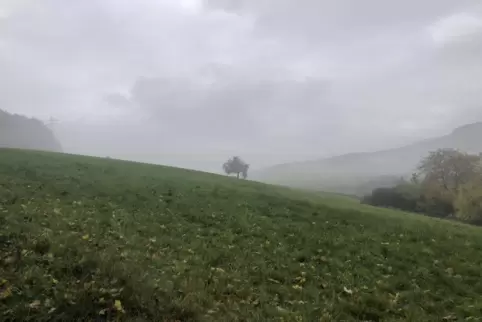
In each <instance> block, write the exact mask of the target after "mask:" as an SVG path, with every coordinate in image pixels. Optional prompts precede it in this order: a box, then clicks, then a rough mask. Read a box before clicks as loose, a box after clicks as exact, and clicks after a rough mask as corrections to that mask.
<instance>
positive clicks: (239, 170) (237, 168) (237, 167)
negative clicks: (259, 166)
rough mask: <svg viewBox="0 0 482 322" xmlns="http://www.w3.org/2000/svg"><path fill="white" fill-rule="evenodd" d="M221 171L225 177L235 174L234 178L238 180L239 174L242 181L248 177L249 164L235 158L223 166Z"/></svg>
mask: <svg viewBox="0 0 482 322" xmlns="http://www.w3.org/2000/svg"><path fill="white" fill-rule="evenodd" d="M223 169H224V172H226V174H227V175H230V174H231V173H236V177H237V178H238V179H239V174H241V175H242V176H243V179H246V178H247V177H248V169H249V164H247V163H245V162H244V161H243V160H241V158H240V157H238V156H235V157H232V158H231V159H229V160H228V161H226V162H225V163H224V164H223Z"/></svg>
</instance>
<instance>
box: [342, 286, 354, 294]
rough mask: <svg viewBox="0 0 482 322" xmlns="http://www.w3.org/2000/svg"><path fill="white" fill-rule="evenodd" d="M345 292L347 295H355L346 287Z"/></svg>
mask: <svg viewBox="0 0 482 322" xmlns="http://www.w3.org/2000/svg"><path fill="white" fill-rule="evenodd" d="M343 292H345V293H346V294H350V295H352V294H353V291H352V290H350V289H348V288H346V287H345V286H343Z"/></svg>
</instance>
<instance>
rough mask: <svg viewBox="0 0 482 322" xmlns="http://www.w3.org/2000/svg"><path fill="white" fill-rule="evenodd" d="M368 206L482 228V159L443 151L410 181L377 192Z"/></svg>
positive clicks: (433, 154) (423, 163) (368, 198)
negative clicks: (475, 225)
mask: <svg viewBox="0 0 482 322" xmlns="http://www.w3.org/2000/svg"><path fill="white" fill-rule="evenodd" d="M363 202H364V203H366V204H370V205H374V206H380V207H390V208H397V209H401V210H405V211H410V212H418V213H423V214H426V215H429V216H434V217H439V218H455V219H459V220H462V221H465V222H469V223H472V224H478V225H480V224H482V158H481V155H473V154H468V153H463V152H460V151H458V150H455V149H439V150H437V151H434V152H431V153H429V155H428V156H427V157H425V158H423V159H422V160H421V162H420V165H419V167H418V169H417V172H415V173H413V174H412V177H411V179H410V180H402V181H401V182H400V183H399V184H398V185H396V186H395V187H391V188H379V189H375V190H373V192H372V194H371V195H368V196H365V197H364V198H363Z"/></svg>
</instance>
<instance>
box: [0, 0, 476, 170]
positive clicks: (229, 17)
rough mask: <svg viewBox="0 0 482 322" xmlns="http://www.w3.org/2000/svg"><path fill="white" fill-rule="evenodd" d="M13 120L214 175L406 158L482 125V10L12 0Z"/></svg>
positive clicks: (443, 4)
mask: <svg viewBox="0 0 482 322" xmlns="http://www.w3.org/2000/svg"><path fill="white" fill-rule="evenodd" d="M0 108H1V109H4V110H7V111H9V112H14V113H20V114H25V115H29V116H36V117H40V118H43V119H48V118H49V117H50V116H53V117H55V118H57V119H59V120H61V125H60V126H59V130H58V132H59V133H58V136H59V139H60V141H61V143H62V144H63V146H64V147H65V149H66V152H74V153H86V154H95V155H112V156H114V157H115V156H120V157H125V158H131V159H137V160H146V161H151V162H158V163H166V164H172V165H180V166H186V167H193V168H197V169H202V170H209V171H218V170H220V165H218V164H221V163H222V162H223V161H224V158H227V157H229V156H230V155H232V154H237V155H241V156H244V158H245V159H246V160H247V161H248V162H249V163H251V164H252V166H253V167H254V168H258V167H262V166H266V165H270V164H274V163H279V162H287V161H290V160H303V159H307V158H316V157H322V156H328V155H334V154H340V153H346V152H355V151H365V150H375V149H381V148H386V147H393V146H398V145H401V144H404V143H409V142H412V141H414V140H417V139H419V138H424V137H431V136H436V135H440V134H445V133H447V132H450V131H451V129H452V128H454V127H456V126H459V125H461V124H464V123H468V122H474V121H482V3H481V2H480V1H479V0H457V1H454V0H424V1H416V0H408V1H386V0H365V1H360V0H339V1H322V0H296V1H295V0H205V1H202V0H184V1H179V0H136V1H131V0H102V1H100V0H83V1H78V0H31V1H28V0H24V1H21V0H0ZM218 168H219V169H218Z"/></svg>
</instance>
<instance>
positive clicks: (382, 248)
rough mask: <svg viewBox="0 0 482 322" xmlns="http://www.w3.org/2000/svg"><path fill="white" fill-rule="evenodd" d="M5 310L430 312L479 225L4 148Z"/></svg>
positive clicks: (455, 302)
mask: <svg viewBox="0 0 482 322" xmlns="http://www.w3.org/2000/svg"><path fill="white" fill-rule="evenodd" d="M0 227H1V229H0V259H1V261H2V263H1V265H0V315H1V318H0V319H1V320H4V321H13V320H17V321H20V320H21V321H74V320H98V321H114V320H116V321H274V320H276V321H281V320H282V321H361V320H365V321H382V320H383V321H442V320H456V319H460V320H464V319H465V320H467V319H469V318H472V320H476V319H477V318H479V317H480V312H481V310H482V301H481V300H480V294H481V293H482V234H481V230H480V229H478V228H476V227H470V226H466V225H462V224H455V223H451V222H443V221H438V220H434V219H430V218H426V217H422V216H417V215H412V214H404V213H400V212H395V211H389V210H385V209H378V208H372V207H363V206H361V205H359V204H358V203H357V202H356V201H354V200H352V199H348V198H343V197H330V198H327V197H322V196H319V195H316V194H312V193H304V192H300V191H294V190H289V189H284V188H279V187H274V186H268V185H263V184H257V183H250V182H247V181H241V180H236V179H232V178H226V177H223V176H216V175H210V174H206V173H199V172H194V171H188V170H181V169H175V168H168V167H161V166H154V165H148V164H140V163H129V162H122V161H117V160H108V159H101V158H88V157H82V156H74V155H62V154H53V153H42V152H26V151H19V150H8V149H3V150H2V149H0Z"/></svg>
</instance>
